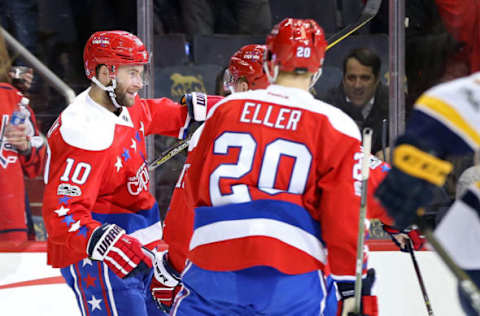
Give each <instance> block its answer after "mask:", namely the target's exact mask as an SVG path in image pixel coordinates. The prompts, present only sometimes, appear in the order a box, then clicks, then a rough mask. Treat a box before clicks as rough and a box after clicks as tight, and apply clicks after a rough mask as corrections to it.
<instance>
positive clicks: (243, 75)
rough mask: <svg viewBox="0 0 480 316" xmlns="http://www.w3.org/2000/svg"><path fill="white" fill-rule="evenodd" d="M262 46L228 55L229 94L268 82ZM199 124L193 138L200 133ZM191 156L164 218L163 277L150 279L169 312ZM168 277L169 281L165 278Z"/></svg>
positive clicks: (186, 228) (179, 265)
mask: <svg viewBox="0 0 480 316" xmlns="http://www.w3.org/2000/svg"><path fill="white" fill-rule="evenodd" d="M265 51H266V47H265V45H257V44H251V45H246V46H243V47H242V48H241V49H239V50H238V51H237V52H235V54H233V56H232V57H231V58H230V63H229V66H228V68H227V70H226V71H227V74H226V75H225V81H224V86H225V89H226V90H228V91H230V92H231V93H235V92H243V91H247V90H254V89H264V88H266V87H267V86H268V85H269V82H268V78H267V76H266V74H265V72H264V70H263V62H264V58H265ZM201 129H202V127H200V128H199V129H198V130H197V131H196V132H195V134H194V135H193V136H192V139H196V138H197V137H198V136H199V134H200V133H201ZM189 157H190V156H188V157H187V161H186V162H185V164H184V167H183V170H182V172H181V174H180V177H179V179H178V181H177V184H176V185H175V189H174V191H173V195H172V198H171V201H170V206H169V210H168V213H167V216H166V218H165V226H164V231H163V233H164V241H165V242H166V243H167V244H168V252H167V251H165V252H163V253H161V254H160V255H161V257H162V260H161V261H160V262H159V264H161V265H163V267H162V270H163V271H164V273H163V276H165V277H166V279H164V278H158V280H157V279H155V278H153V279H152V294H153V296H154V297H155V299H156V300H157V302H158V304H159V305H160V307H161V308H163V309H164V310H166V311H168V310H169V309H170V307H171V305H172V303H173V299H174V297H175V295H176V293H177V292H178V291H179V290H180V287H181V283H180V273H181V272H182V271H183V269H184V267H185V263H186V260H187V254H188V246H189V243H190V237H191V235H192V233H193V215H194V214H193V210H192V209H191V208H189V207H187V205H186V202H185V188H184V183H183V179H184V176H185V174H186V172H187V171H188V168H189V166H190V164H191V161H190V158H189ZM165 280H168V281H165Z"/></svg>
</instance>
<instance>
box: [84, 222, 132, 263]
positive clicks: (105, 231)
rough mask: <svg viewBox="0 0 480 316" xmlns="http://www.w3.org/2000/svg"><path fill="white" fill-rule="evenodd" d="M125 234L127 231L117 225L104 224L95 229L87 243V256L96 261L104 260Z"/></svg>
mask: <svg viewBox="0 0 480 316" xmlns="http://www.w3.org/2000/svg"><path fill="white" fill-rule="evenodd" d="M124 234H125V230H124V229H122V228H121V227H120V226H117V225H115V224H103V225H102V226H99V227H97V228H95V230H94V231H93V233H92V235H91V236H90V239H89V240H88V243H87V255H88V256H89V257H90V258H92V259H94V260H103V259H104V258H105V255H106V254H107V252H108V251H109V250H110V248H111V247H112V246H113V245H114V244H115V243H116V242H117V240H118V239H119V238H120V237H122V235H124Z"/></svg>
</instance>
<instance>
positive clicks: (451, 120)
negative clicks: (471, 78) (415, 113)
mask: <svg viewBox="0 0 480 316" xmlns="http://www.w3.org/2000/svg"><path fill="white" fill-rule="evenodd" d="M415 106H416V107H417V108H419V109H420V110H421V108H422V107H425V108H426V109H428V110H430V111H432V112H433V113H434V114H437V115H438V116H439V117H440V118H443V121H444V122H445V123H447V124H448V125H453V127H455V128H456V129H457V130H458V131H460V132H462V133H463V134H464V136H466V137H468V138H470V141H471V142H473V143H475V144H476V145H477V146H480V134H478V133H477V131H476V129H475V128H473V127H472V126H471V125H470V124H469V123H468V122H467V121H465V120H464V119H463V117H462V116H461V115H460V114H459V113H458V111H457V110H456V109H455V108H453V107H452V106H451V105H449V104H448V103H446V102H445V101H443V100H440V99H438V98H435V97H430V96H426V95H424V96H422V97H420V99H418V101H417V102H416V104H415ZM460 136H461V135H460Z"/></svg>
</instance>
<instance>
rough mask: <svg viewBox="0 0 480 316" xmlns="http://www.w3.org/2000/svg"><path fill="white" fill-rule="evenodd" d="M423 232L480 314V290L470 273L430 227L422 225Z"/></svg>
mask: <svg viewBox="0 0 480 316" xmlns="http://www.w3.org/2000/svg"><path fill="white" fill-rule="evenodd" d="M419 213H423V211H422V209H419ZM422 232H423V235H424V236H425V238H426V239H427V240H428V243H429V244H430V245H431V246H432V247H433V249H434V250H435V252H436V253H437V254H438V256H439V257H440V258H441V259H442V261H443V262H444V263H445V264H446V265H447V267H448V268H449V269H450V271H451V272H452V273H453V275H454V276H455V277H456V278H457V280H458V285H459V287H460V289H461V290H462V291H463V292H464V293H465V294H466V295H467V296H468V298H469V300H470V303H471V305H472V307H473V309H475V311H476V312H477V313H478V314H479V315H480V290H479V289H478V287H477V286H476V285H475V283H474V282H473V281H472V279H471V278H470V277H469V276H468V274H467V273H466V272H465V271H463V269H462V268H460V267H459V266H458V265H457V264H456V263H455V261H453V259H452V257H451V256H450V255H449V254H448V252H447V251H446V250H445V248H443V246H442V245H441V244H440V242H439V241H438V239H437V238H436V237H435V235H434V234H433V231H432V230H431V229H430V228H426V227H422Z"/></svg>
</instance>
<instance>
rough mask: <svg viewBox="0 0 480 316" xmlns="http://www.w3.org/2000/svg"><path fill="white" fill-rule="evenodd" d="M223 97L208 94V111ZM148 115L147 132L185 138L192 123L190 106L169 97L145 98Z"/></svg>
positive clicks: (145, 108) (145, 109) (144, 102)
mask: <svg viewBox="0 0 480 316" xmlns="http://www.w3.org/2000/svg"><path fill="white" fill-rule="evenodd" d="M222 99H223V97H219V96H214V95H212V96H210V95H209V96H208V98H207V113H208V111H209V109H210V108H212V107H213V106H214V105H215V104H216V103H217V102H218V101H220V100H222ZM142 103H143V104H144V115H145V117H146V126H145V129H146V130H145V133H146V134H147V135H149V134H160V135H166V136H172V137H176V138H184V137H185V136H186V135H185V134H186V133H185V132H186V131H187V130H188V127H189V125H190V123H191V121H192V120H191V117H190V116H189V115H188V107H187V106H183V105H180V104H179V103H176V102H174V101H172V100H170V99H168V98H160V99H143V100H142Z"/></svg>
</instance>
